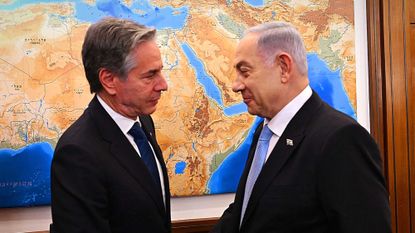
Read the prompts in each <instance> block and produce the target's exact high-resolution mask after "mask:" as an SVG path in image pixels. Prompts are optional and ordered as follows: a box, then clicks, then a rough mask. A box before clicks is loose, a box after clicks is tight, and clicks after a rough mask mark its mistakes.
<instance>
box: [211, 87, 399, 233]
mask: <svg viewBox="0 0 415 233" xmlns="http://www.w3.org/2000/svg"><path fill="white" fill-rule="evenodd" d="M261 129H262V124H260V125H259V127H258V128H257V130H256V132H255V135H254V139H253V143H252V146H251V149H250V152H249V157H248V160H247V164H246V166H245V170H244V172H243V174H242V176H241V180H240V182H239V186H238V189H237V192H236V196H235V201H234V203H232V204H231V205H230V206H229V208H228V209H227V210H226V211H225V212H224V214H223V216H222V217H221V219H220V221H219V223H218V224H217V225H216V227H215V228H214V230H213V231H212V232H222V233H236V232H244V233H254V232H255V233H268V232H273V233H279V232H281V233H293V232H304V233H375V232H376V233H389V232H391V227H390V209H389V203H388V194H387V191H386V189H385V182H384V178H383V174H382V170H381V168H382V166H381V157H380V154H379V150H378V148H377V145H376V143H375V142H374V140H373V139H372V138H371V136H370V135H369V134H368V133H367V131H366V130H365V129H364V128H363V127H361V126H360V125H359V124H358V123H357V122H355V121H354V120H353V119H351V118H349V117H348V116H346V115H344V114H343V113H340V112H338V111H336V110H334V109H333V108H331V107H329V106H328V105H327V104H325V103H324V102H322V101H321V99H320V98H319V97H318V95H317V94H316V93H313V95H312V96H311V97H310V99H309V100H308V101H307V102H306V103H305V104H304V105H303V107H302V108H301V109H300V110H299V112H297V114H296V115H295V116H294V118H293V119H292V120H291V121H290V123H289V124H288V126H287V128H286V129H285V131H284V132H283V134H282V135H281V137H280V138H279V140H278V143H277V144H276V146H275V147H274V149H273V151H272V152H271V155H270V157H269V158H268V160H267V162H266V163H265V165H264V167H263V169H262V171H261V173H260V175H259V177H258V179H257V181H256V183H255V186H254V188H253V191H252V194H251V198H250V201H249V203H248V206H247V210H246V213H245V216H244V219H243V222H242V225H241V227H240V228H239V223H240V216H241V208H242V202H243V196H244V190H245V183H246V180H247V176H248V172H249V168H250V166H251V163H252V159H253V155H254V153H255V148H256V144H257V141H258V137H259V134H260V132H261ZM288 139H291V140H292V142H293V143H292V145H291V143H289V142H287V140H288Z"/></svg>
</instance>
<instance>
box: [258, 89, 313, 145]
mask: <svg viewBox="0 0 415 233" xmlns="http://www.w3.org/2000/svg"><path fill="white" fill-rule="evenodd" d="M312 94H313V91H312V90H311V87H310V86H309V85H307V87H306V88H304V90H302V91H301V92H300V94H298V95H297V96H296V97H295V98H294V99H292V100H291V101H290V102H289V103H288V104H287V105H285V107H284V108H282V109H281V111H279V112H278V113H277V115H275V116H274V117H273V118H272V119H271V120H267V119H265V120H264V124H268V127H269V128H270V130H271V131H272V132H273V133H274V134H276V135H277V136H278V137H281V135H282V133H283V132H284V130H285V128H286V127H287V125H288V123H290V121H291V119H292V118H293V117H294V116H295V114H296V113H297V112H298V111H299V110H300V108H301V107H302V106H303V105H304V104H305V102H307V100H308V99H309V98H310V97H311V95H312Z"/></svg>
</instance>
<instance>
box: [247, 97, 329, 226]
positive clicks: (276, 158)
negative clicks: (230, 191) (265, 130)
mask: <svg viewBox="0 0 415 233" xmlns="http://www.w3.org/2000/svg"><path fill="white" fill-rule="evenodd" d="M319 106H321V100H320V98H319V97H318V96H317V95H316V94H315V93H314V92H313V95H312V96H311V97H310V99H309V100H307V102H306V103H305V104H304V105H303V106H302V107H301V109H300V110H299V111H298V112H297V113H296V114H295V116H294V117H293V119H292V120H291V121H290V123H289V124H288V125H287V128H286V129H285V130H284V132H283V134H282V135H281V137H280V138H279V139H278V142H277V144H276V145H275V147H274V149H273V150H272V152H271V154H270V156H269V158H268V160H267V162H266V163H265V165H264V167H263V168H262V170H261V173H260V174H259V176H258V179H257V181H256V183H255V185H254V188H253V190H252V194H251V197H250V200H249V203H248V206H247V209H246V212H245V216H244V219H243V222H242V226H241V227H243V225H244V223H245V222H246V221H247V219H249V217H250V215H251V214H252V213H253V211H254V209H255V207H256V205H257V204H258V201H259V199H260V198H261V196H262V195H263V194H264V192H265V191H266V190H267V189H268V187H269V186H270V184H271V183H272V181H273V180H274V179H275V177H276V176H277V175H278V174H279V173H280V171H281V170H282V169H283V167H284V165H285V164H286V162H287V161H288V160H289V159H290V157H292V156H295V153H294V152H295V149H296V148H297V147H298V146H299V145H300V144H301V142H302V140H303V138H304V137H305V135H306V127H307V125H308V122H309V120H310V119H311V118H312V116H313V112H314V111H315V110H316V109H317V108H318V107H319ZM261 128H262V127H261ZM255 140H256V141H255V144H257V140H258V137H256V138H255ZM252 153H253V154H254V153H255V151H254V152H252ZM253 154H252V156H250V162H251V163H252V158H253ZM248 171H249V169H248ZM246 176H247V174H246ZM244 178H245V181H244V182H246V177H244ZM244 189H245V187H244ZM242 192H244V190H242Z"/></svg>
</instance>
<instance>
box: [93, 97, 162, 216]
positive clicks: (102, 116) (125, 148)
mask: <svg viewBox="0 0 415 233" xmlns="http://www.w3.org/2000/svg"><path fill="white" fill-rule="evenodd" d="M89 108H91V111H92V114H93V118H94V119H95V120H96V124H97V127H98V129H99V130H100V132H101V135H102V137H103V138H104V140H106V141H108V142H109V143H110V144H111V153H112V155H113V156H114V157H115V159H116V160H117V161H118V162H119V163H120V164H121V166H122V167H123V168H124V169H125V170H126V171H127V172H128V173H129V174H130V175H131V176H132V177H133V178H134V179H135V180H136V181H137V182H138V183H139V184H140V186H141V187H142V188H143V189H144V190H145V191H146V192H147V193H148V195H149V196H150V197H151V198H152V199H153V201H154V202H155V204H156V206H157V207H158V209H159V210H160V211H161V212H162V213H164V214H165V213H166V211H165V209H164V204H163V201H162V200H163V199H162V196H161V193H160V191H158V190H157V187H156V185H155V184H154V182H153V181H152V179H151V175H150V173H149V172H148V170H147V168H146V166H145V164H144V163H143V161H142V160H141V159H140V157H139V156H138V154H137V152H136V151H135V149H134V148H133V147H132V145H131V143H130V142H129V141H128V139H127V138H126V137H125V135H124V134H123V133H122V131H121V130H120V129H119V128H118V126H117V124H116V123H115V122H114V120H113V119H112V118H111V117H110V116H109V114H108V113H107V112H106V111H105V109H104V108H103V107H102V106H101V104H100V103H99V102H98V99H97V98H96V97H95V98H94V99H93V100H92V101H91V103H90V105H89Z"/></svg>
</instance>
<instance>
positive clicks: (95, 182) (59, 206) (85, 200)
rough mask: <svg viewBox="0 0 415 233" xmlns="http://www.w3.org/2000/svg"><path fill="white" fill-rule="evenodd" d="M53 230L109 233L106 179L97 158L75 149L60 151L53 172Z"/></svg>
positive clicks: (62, 148)
mask: <svg viewBox="0 0 415 233" xmlns="http://www.w3.org/2000/svg"><path fill="white" fill-rule="evenodd" d="M51 191H52V220H53V225H52V228H53V230H54V231H55V232H59V233H65V232H68V233H69V232H70V233H77V232H90V233H94V232H97V233H105V232H110V227H109V224H108V209H107V208H108V207H107V206H108V203H107V202H108V199H107V191H106V188H105V178H104V175H103V172H102V171H100V166H99V165H98V164H97V161H96V160H95V159H94V157H93V156H92V155H91V154H90V153H88V152H87V151H86V150H85V149H82V148H80V147H79V146H75V145H65V146H62V147H59V149H58V148H57V150H56V151H55V154H54V158H53V160H52V168H51Z"/></svg>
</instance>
